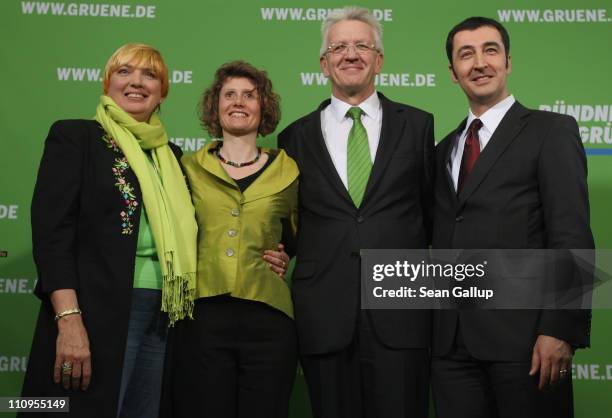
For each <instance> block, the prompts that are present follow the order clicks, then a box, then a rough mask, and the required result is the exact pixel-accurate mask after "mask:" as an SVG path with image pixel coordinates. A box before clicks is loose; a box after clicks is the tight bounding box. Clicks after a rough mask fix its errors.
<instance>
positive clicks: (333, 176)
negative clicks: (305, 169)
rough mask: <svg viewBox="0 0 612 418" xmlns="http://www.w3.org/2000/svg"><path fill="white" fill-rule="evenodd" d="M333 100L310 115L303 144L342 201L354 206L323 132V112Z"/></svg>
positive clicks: (326, 101) (324, 103) (322, 104)
mask: <svg viewBox="0 0 612 418" xmlns="http://www.w3.org/2000/svg"><path fill="white" fill-rule="evenodd" d="M330 102H331V100H329V99H328V100H325V101H324V102H323V103H321V105H320V106H319V108H318V109H317V110H316V111H315V112H313V113H311V114H310V116H309V119H308V120H307V121H306V123H305V129H304V135H305V138H304V139H303V143H304V144H306V146H307V148H308V149H309V151H310V154H311V157H312V159H313V160H314V161H315V162H316V163H317V165H318V166H319V168H320V169H321V171H322V172H323V174H324V176H325V178H326V179H327V180H328V181H329V182H330V183H331V184H332V186H333V187H334V188H335V189H336V191H337V192H338V194H339V195H340V196H341V197H342V199H344V200H346V202H347V203H349V204H350V205H352V206H354V204H353V200H352V199H351V196H350V195H349V193H348V190H347V189H346V187H344V183H342V179H341V178H340V175H339V174H338V171H337V170H336V166H335V165H334V162H333V161H332V159H331V156H330V155H329V150H328V149H327V145H325V139H324V138H323V131H322V130H321V112H322V111H323V109H325V108H326V107H327V106H328V105H329V103H330Z"/></svg>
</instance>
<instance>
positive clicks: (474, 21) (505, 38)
mask: <svg viewBox="0 0 612 418" xmlns="http://www.w3.org/2000/svg"><path fill="white" fill-rule="evenodd" d="M483 26H491V27H492V28H495V29H497V31H498V32H499V34H500V35H501V38H502V42H503V43H504V48H505V50H506V58H507V57H508V54H510V35H508V31H507V30H506V28H504V27H503V26H502V24H501V23H499V22H498V21H497V20H495V19H491V18H488V17H481V16H472V17H468V18H467V19H465V20H464V21H463V22H461V23H459V24H457V25H455V27H454V28H452V29H451V30H450V32H449V33H448V36H447V37H446V56H447V57H448V62H449V63H450V64H451V65H452V64H453V39H454V38H455V35H456V34H457V32H461V31H464V30H476V29H478V28H481V27H483Z"/></svg>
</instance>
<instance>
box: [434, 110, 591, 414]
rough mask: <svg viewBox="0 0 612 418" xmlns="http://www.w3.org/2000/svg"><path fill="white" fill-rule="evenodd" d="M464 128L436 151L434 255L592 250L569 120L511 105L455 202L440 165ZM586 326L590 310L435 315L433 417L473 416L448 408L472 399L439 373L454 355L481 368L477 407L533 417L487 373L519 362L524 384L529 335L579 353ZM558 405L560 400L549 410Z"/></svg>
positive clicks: (578, 150)
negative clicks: (482, 400) (481, 403)
mask: <svg viewBox="0 0 612 418" xmlns="http://www.w3.org/2000/svg"><path fill="white" fill-rule="evenodd" d="M464 127H465V121H464V122H463V123H462V124H461V125H460V126H459V128H458V129H457V130H456V131H454V132H451V133H450V134H449V135H448V136H447V137H446V138H444V140H442V141H441V142H440V144H439V145H438V147H437V149H436V176H437V177H436V187H435V211H434V229H433V231H434V232H433V247H434V248H439V249H446V248H459V249H460V248H464V249H469V248H473V249H487V248H490V249H522V248H534V249H537V248H550V249H590V248H593V245H594V244H593V237H592V234H591V230H590V226H589V203H588V192H587V183H586V177H587V169H586V157H585V153H584V150H583V147H582V142H581V140H580V136H579V133H578V127H577V125H576V121H575V120H574V119H573V118H571V117H568V116H563V115H558V114H554V113H549V112H541V111H533V110H529V109H526V108H525V107H523V106H522V105H520V104H519V103H518V102H516V103H514V105H513V106H512V107H511V108H510V109H509V111H508V112H507V113H506V115H505V116H504V118H503V119H502V121H501V123H500V124H499V126H498V127H497V129H496V130H495V132H494V134H493V136H492V137H491V139H490V141H489V142H488V144H487V146H486V147H485V148H484V149H483V150H482V153H481V155H480V157H479V158H478V160H477V161H476V164H475V166H474V168H473V171H472V172H471V174H470V175H469V177H468V178H467V180H466V182H465V184H464V188H463V189H462V191H461V192H460V193H459V195H457V194H456V192H455V189H454V186H453V182H452V179H451V177H450V174H449V162H450V156H451V151H452V149H453V146H454V144H455V141H456V140H457V138H458V136H459V135H460V134H461V132H462V131H463V129H464ZM589 329H590V311H586V310H582V311H557V310H529V311H527V310H522V311H517V310H505V311H504V310H498V311H482V310H481V311H479V310H465V311H438V312H436V313H435V314H434V332H433V355H434V367H433V370H432V379H433V381H434V382H433V383H434V394H435V395H436V398H438V399H436V405H437V409H438V414H439V415H440V417H442V418H444V417H445V416H454V417H458V416H472V417H474V416H479V415H478V414H477V413H475V412H474V411H471V412H468V411H466V410H463V411H462V410H461V408H459V409H457V408H456V406H457V405H464V406H466V405H468V404H470V405H472V404H474V403H476V402H477V401H478V400H477V399H474V398H470V396H471V395H474V396H480V395H479V394H469V393H468V392H464V391H462V390H461V389H462V388H465V387H467V386H468V385H467V384H465V382H461V381H457V380H454V379H453V370H454V372H456V371H457V368H456V367H455V366H454V365H452V364H451V365H450V366H449V364H445V365H444V367H442V365H443V361H448V360H453V359H454V360H457V358H455V357H453V356H455V355H459V357H460V358H463V360H466V358H469V360H470V361H473V362H474V363H476V364H478V365H479V366H480V368H481V370H485V371H486V372H485V373H484V374H485V376H486V377H485V380H484V381H483V382H482V385H483V386H489V387H488V389H487V390H489V391H491V393H492V395H491V396H492V398H490V399H488V400H486V402H492V404H491V405H490V407H491V408H497V409H499V410H500V411H501V410H502V409H503V408H506V410H505V411H501V412H500V413H505V414H508V415H501V416H519V415H520V416H521V417H523V418H524V417H527V416H531V415H529V413H526V412H525V409H523V408H528V409H531V410H532V411H533V410H534V408H535V406H534V405H533V404H531V405H529V404H527V405H526V404H524V403H523V401H525V400H526V399H529V398H530V396H531V395H526V394H525V393H518V390H517V393H513V389H514V388H512V387H511V388H510V389H508V388H505V389H502V388H501V386H500V387H496V379H497V378H496V377H495V372H491V370H490V369H487V367H489V366H491V367H493V366H494V365H495V364H499V363H505V364H509V363H515V364H523V365H525V367H527V369H526V370H524V376H525V378H527V374H528V371H529V363H530V361H531V355H532V349H533V346H534V344H535V342H536V339H537V337H538V335H548V336H552V337H555V338H558V339H561V340H564V341H566V342H568V343H569V344H570V345H572V346H574V347H584V346H588V344H589ZM462 356H463V357H462ZM438 360H440V361H438ZM460 362H461V361H459V362H458V363H460ZM456 364H457V363H455V365H456ZM445 367H446V368H447V369H446V370H444V368H445ZM521 367H522V366H521ZM449 370H450V372H449ZM487 373H488V375H487ZM521 373H522V372H521ZM501 374H502V375H503V373H501ZM467 375H468V372H466V373H465V376H467ZM498 377H499V376H498ZM503 378H504V377H501V378H500V380H501V379H503ZM535 379H536V378H532V380H533V382H531V383H534V382H536V381H535ZM531 383H529V382H528V384H531ZM570 384H571V379H566V382H565V384H564V385H561V387H560V388H559V389H558V392H563V391H565V393H566V395H567V396H565V397H566V398H567V397H568V396H570V397H571V385H570ZM450 385H454V387H453V388H451V387H450ZM564 386H565V387H564ZM451 392H452V393H451ZM496 392H497V393H496ZM540 393H541V392H540ZM513 395H515V398H513ZM549 395H550V394H546V395H544V394H542V395H541V396H540V395H539V394H538V392H537V389H536V392H533V397H532V398H531V401H533V402H536V401H537V399H538V396H540V398H546V397H550V396H549ZM531 401H530V402H531ZM565 401H567V399H565V400H561V401H560V402H558V403H563V402H565ZM533 402H532V403H533ZM555 402H556V401H555ZM570 403H571V399H570ZM493 404H496V405H493ZM466 408H469V407H467V406H466ZM513 408H514V409H513ZM568 408H569V409H568ZM568 410H569V411H571V405H567V404H565V406H564V409H563V408H562V409H561V410H560V411H561V412H558V413H559V414H560V415H558V416H563V415H562V414H565V412H563V411H568ZM462 414H464V415H462ZM470 414H471V415H470ZM491 416H493V414H491ZM542 416H544V415H542Z"/></svg>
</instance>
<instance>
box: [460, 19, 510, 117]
mask: <svg viewBox="0 0 612 418" xmlns="http://www.w3.org/2000/svg"><path fill="white" fill-rule="evenodd" d="M449 69H450V72H451V78H452V80H453V82H455V83H458V84H459V85H460V86H461V88H462V89H463V91H464V92H465V94H466V95H467V97H468V101H469V103H470V108H471V109H472V112H474V114H476V115H477V116H480V115H481V114H482V113H484V112H485V111H486V110H487V109H489V108H490V107H491V106H493V105H495V104H496V103H498V102H500V101H501V100H503V99H505V98H506V97H508V95H509V93H508V89H507V86H506V77H507V75H508V74H510V71H511V69H512V65H511V61H510V56H507V55H506V50H505V49H504V44H503V42H502V39H501V35H500V33H499V32H498V31H497V29H495V28H493V27H491V26H482V27H480V28H478V29H475V30H464V31H460V32H457V33H456V34H455V36H454V38H453V52H452V65H449Z"/></svg>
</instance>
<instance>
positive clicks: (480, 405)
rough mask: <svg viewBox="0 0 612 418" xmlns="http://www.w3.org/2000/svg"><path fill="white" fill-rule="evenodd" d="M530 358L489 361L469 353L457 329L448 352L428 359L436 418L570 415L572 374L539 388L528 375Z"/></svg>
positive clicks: (557, 417)
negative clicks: (552, 385)
mask: <svg viewBox="0 0 612 418" xmlns="http://www.w3.org/2000/svg"><path fill="white" fill-rule="evenodd" d="M530 369H531V361H524V362H500V361H496V362H492V361H482V360H478V359H476V358H474V357H472V356H471V355H470V353H469V352H468V350H467V348H466V346H465V343H464V341H463V338H462V335H461V330H460V327H457V336H456V337H455V343H454V345H453V349H452V350H451V352H450V353H449V354H448V355H445V356H443V357H434V358H433V359H432V368H431V380H432V389H433V397H434V404H435V409H436V416H437V418H571V417H573V416H574V412H573V409H574V408H573V396H572V379H571V376H568V377H567V378H565V379H563V380H561V383H559V384H558V385H556V386H555V387H552V388H549V389H546V390H544V391H541V390H539V389H538V382H539V379H540V376H539V375H535V376H529V370H530Z"/></svg>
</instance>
